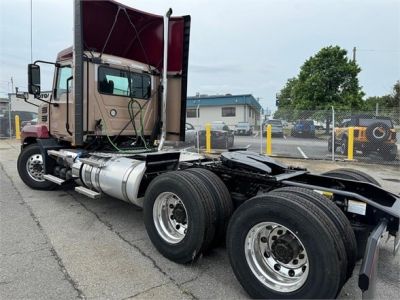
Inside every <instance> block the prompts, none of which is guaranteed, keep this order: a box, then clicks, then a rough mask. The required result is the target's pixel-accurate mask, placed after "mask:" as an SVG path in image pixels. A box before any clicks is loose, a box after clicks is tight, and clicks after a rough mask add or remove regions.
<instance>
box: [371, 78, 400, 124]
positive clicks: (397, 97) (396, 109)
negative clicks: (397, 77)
mask: <svg viewBox="0 0 400 300" xmlns="http://www.w3.org/2000/svg"><path fill="white" fill-rule="evenodd" d="M377 104H378V106H379V110H380V111H384V113H385V115H387V116H389V117H391V118H392V119H393V120H394V121H395V122H396V123H397V124H400V81H397V82H396V83H395V84H394V86H393V89H392V93H391V94H388V95H384V96H380V97H377V96H373V97H368V98H367V99H366V100H365V103H364V108H365V110H368V111H375V108H376V106H377Z"/></svg>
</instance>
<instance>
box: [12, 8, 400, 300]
mask: <svg viewBox="0 0 400 300" xmlns="http://www.w3.org/2000/svg"><path fill="white" fill-rule="evenodd" d="M73 5H74V42H73V46H72V47H71V48H68V49H65V50H63V51H61V52H60V53H59V54H58V55H57V58H56V60H55V61H54V62H49V61H41V60H38V61H35V62H33V63H32V64H29V65H28V89H29V93H30V94H33V95H35V97H36V98H38V99H41V98H40V92H41V80H40V66H41V65H43V64H51V65H53V66H54V80H53V86H52V91H53V92H52V97H51V99H50V100H46V99H41V100H42V104H41V105H40V107H39V117H38V124H36V125H27V126H25V127H24V128H23V130H22V134H21V136H22V139H21V141H22V145H21V152H20V155H19V158H18V162H17V168H18V172H19V175H20V177H21V179H22V181H23V182H24V183H25V184H26V185H28V186H29V187H31V188H32V189H40V190H52V189H56V188H58V187H59V186H63V185H65V186H66V187H70V188H73V189H74V190H75V191H76V192H77V193H80V194H83V195H85V196H87V197H89V198H93V199H96V198H98V197H102V195H108V196H111V197H114V198H117V199H120V200H122V201H126V202H129V203H131V204H132V205H135V206H137V207H140V208H142V209H143V216H144V223H145V228H146V231H147V233H148V236H149V238H150V240H151V242H152V243H153V245H154V247H155V248H157V250H158V251H159V252H160V253H161V254H162V255H163V256H165V257H167V258H168V259H170V260H172V261H174V262H177V263H182V264H185V263H191V262H193V261H195V260H196V259H197V258H198V257H199V256H201V255H203V254H204V255H207V251H208V250H210V249H211V248H212V247H215V246H217V245H219V244H221V242H224V241H225V244H226V249H227V254H228V256H229V259H230V263H231V266H232V269H233V271H234V274H235V276H236V277H237V279H238V281H239V282H240V284H241V285H242V286H243V288H244V289H245V290H246V292H247V293H248V294H249V295H250V296H251V297H254V298H298V299H300V298H334V297H336V296H337V295H338V293H339V292H340V290H341V288H342V287H343V285H344V284H345V283H346V281H347V280H348V279H349V278H350V277H351V276H352V275H353V269H354V266H355V264H356V262H357V261H358V260H359V259H362V264H361V268H360V273H359V274H358V276H359V287H360V288H361V289H362V291H363V292H364V294H365V295H366V296H371V295H372V292H373V285H374V280H375V274H376V269H377V263H378V257H379V256H378V253H379V242H380V240H381V237H382V235H383V234H386V233H387V234H388V236H389V237H392V238H394V239H395V249H394V252H395V253H396V252H397V250H398V247H399V217H400V197H399V195H398V194H394V193H392V192H389V191H387V190H385V189H383V188H382V187H381V186H380V185H379V183H378V182H377V181H376V180H375V179H374V178H372V177H370V176H369V175H367V174H364V173H362V172H359V171H355V170H352V169H337V170H333V171H330V172H327V173H325V174H312V173H310V172H309V171H307V170H306V169H303V168H298V167H291V166H287V165H285V164H283V163H280V162H278V161H276V160H274V159H272V158H271V157H268V156H265V155H263V154H259V153H253V152H250V151H246V150H244V149H229V151H226V152H222V153H221V154H220V155H214V156H212V157H210V156H209V155H207V154H202V153H200V154H198V153H187V152H184V151H182V152H180V151H174V150H171V149H166V148H165V147H164V144H165V141H179V140H180V141H182V140H184V137H185V123H186V94H187V82H188V58H189V37H190V26H191V24H190V16H182V17H173V16H172V10H169V11H168V12H167V13H166V14H165V15H164V16H159V15H154V14H149V13H146V12H143V11H139V10H137V9H134V8H131V7H127V6H124V5H122V4H120V3H118V2H114V1H80V0H75V1H74V4H73ZM66 187H65V188H66Z"/></svg>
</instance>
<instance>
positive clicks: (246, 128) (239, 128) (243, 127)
mask: <svg viewBox="0 0 400 300" xmlns="http://www.w3.org/2000/svg"><path fill="white" fill-rule="evenodd" d="M235 135H253V127H252V126H251V125H250V123H249V122H239V123H237V124H236V125H235Z"/></svg>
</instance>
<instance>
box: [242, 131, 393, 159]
mask: <svg viewBox="0 0 400 300" xmlns="http://www.w3.org/2000/svg"><path fill="white" fill-rule="evenodd" d="M234 145H235V147H247V148H248V149H249V150H252V151H256V152H260V150H262V151H263V152H265V147H266V138H265V137H262V138H261V137H260V136H259V135H258V134H256V135H254V136H235V144H234ZM398 147H399V150H400V146H398ZM272 155H275V156H279V157H292V158H300V159H322V160H331V159H332V152H330V151H328V141H327V138H319V137H315V138H306V137H304V138H301V137H292V136H284V137H272ZM346 158H347V157H346V156H343V155H340V154H339V153H335V159H337V160H345V159H346ZM354 159H355V160H357V161H360V162H366V163H377V164H381V163H384V164H385V165H395V166H400V160H399V156H398V157H397V159H396V160H395V161H384V160H383V158H382V157H381V156H380V155H378V154H373V153H372V154H369V155H367V156H366V155H363V154H362V153H361V152H356V153H355V154H354Z"/></svg>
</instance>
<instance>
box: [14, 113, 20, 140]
mask: <svg viewBox="0 0 400 300" xmlns="http://www.w3.org/2000/svg"><path fill="white" fill-rule="evenodd" d="M19 126H20V124H19V116H18V115H15V138H16V139H17V140H20V139H21V131H20V127H19Z"/></svg>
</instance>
